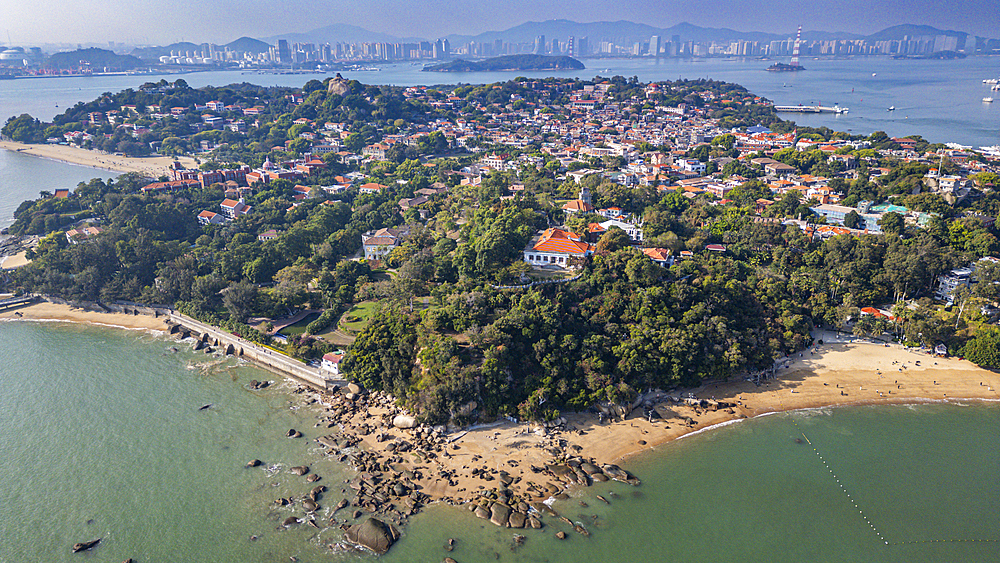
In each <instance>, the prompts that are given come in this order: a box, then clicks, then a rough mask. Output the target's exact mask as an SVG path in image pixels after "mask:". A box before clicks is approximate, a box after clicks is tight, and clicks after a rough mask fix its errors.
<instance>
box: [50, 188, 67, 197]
mask: <svg viewBox="0 0 1000 563" xmlns="http://www.w3.org/2000/svg"><path fill="white" fill-rule="evenodd" d="M52 197H54V198H57V199H58V198H64V197H69V190H68V189H66V188H60V189H58V190H56V191H55V192H53V193H52Z"/></svg>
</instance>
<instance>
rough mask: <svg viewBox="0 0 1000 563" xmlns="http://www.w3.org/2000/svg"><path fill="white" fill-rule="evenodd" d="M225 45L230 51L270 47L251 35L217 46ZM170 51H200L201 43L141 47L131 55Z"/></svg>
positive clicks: (257, 50)
mask: <svg viewBox="0 0 1000 563" xmlns="http://www.w3.org/2000/svg"><path fill="white" fill-rule="evenodd" d="M227 47H228V48H229V50H231V51H239V52H244V53H266V52H267V51H268V49H270V48H271V44H270V43H266V42H264V41H261V40H260V39H254V38H252V37H240V38H239V39H237V40H236V41H232V42H230V43H226V44H225V45H219V47H218V48H219V50H225V49H226V48H227ZM171 51H175V52H178V53H187V52H188V51H192V52H195V53H201V51H202V44H198V43H190V42H187V41H185V42H182V43H173V44H171V45H165V46H163V47H142V48H139V49H135V50H133V51H132V53H131V55H132V56H134V57H139V58H140V59H158V58H160V57H162V56H165V55H169V54H170V52H171Z"/></svg>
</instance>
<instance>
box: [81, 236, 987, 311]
mask: <svg viewBox="0 0 1000 563" xmlns="http://www.w3.org/2000/svg"><path fill="white" fill-rule="evenodd" d="M67 234H69V233H67ZM972 274H973V269H972V268H956V269H954V270H951V271H950V272H948V273H946V274H943V275H940V276H938V288H937V291H935V292H934V298H935V299H938V300H940V301H944V302H946V303H947V304H948V305H951V304H952V303H954V302H955V291H956V290H957V289H958V288H960V287H965V288H971V287H972V283H973V281H974V280H973V279H972Z"/></svg>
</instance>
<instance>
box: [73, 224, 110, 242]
mask: <svg viewBox="0 0 1000 563" xmlns="http://www.w3.org/2000/svg"><path fill="white" fill-rule="evenodd" d="M101 230H102V229H101V228H100V227H83V228H82V229H70V230H68V231H66V241H67V242H69V243H70V244H79V243H81V242H84V241H86V240H87V239H89V238H90V237H94V236H97V235H99V234H101Z"/></svg>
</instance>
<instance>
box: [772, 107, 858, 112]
mask: <svg viewBox="0 0 1000 563" xmlns="http://www.w3.org/2000/svg"><path fill="white" fill-rule="evenodd" d="M774 111H777V112H786V113H847V112H848V111H850V110H849V109H848V108H842V107H840V106H833V107H827V106H774Z"/></svg>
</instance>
